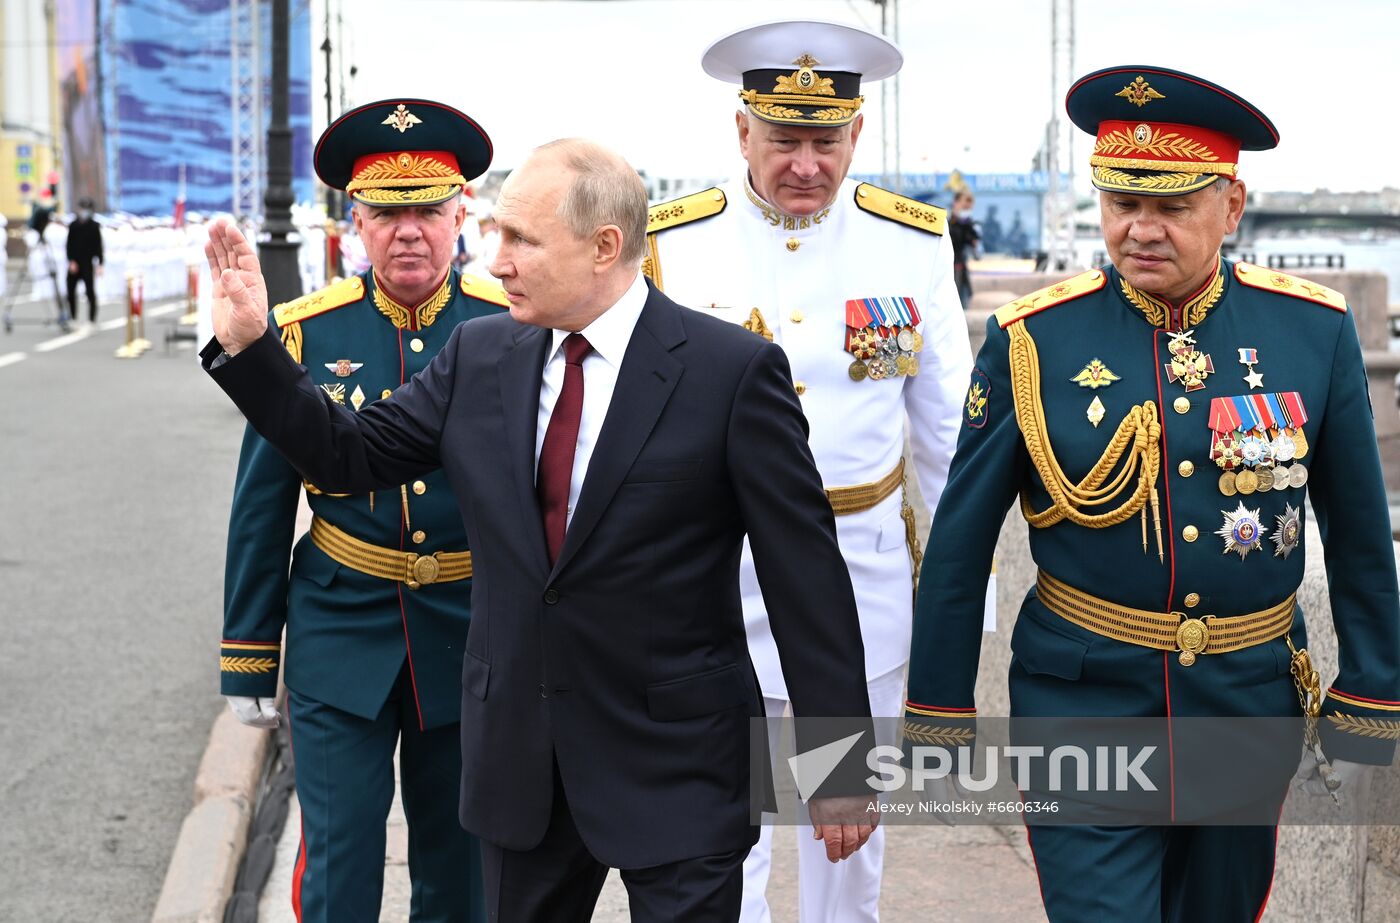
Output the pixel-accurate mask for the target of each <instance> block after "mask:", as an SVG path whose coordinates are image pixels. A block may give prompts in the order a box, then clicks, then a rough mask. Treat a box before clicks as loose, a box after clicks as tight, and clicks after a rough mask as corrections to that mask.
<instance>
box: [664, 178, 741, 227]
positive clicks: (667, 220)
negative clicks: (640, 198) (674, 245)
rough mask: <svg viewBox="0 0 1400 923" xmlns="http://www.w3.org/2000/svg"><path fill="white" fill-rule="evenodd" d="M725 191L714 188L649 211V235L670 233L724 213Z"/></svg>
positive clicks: (674, 200)
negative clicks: (686, 225) (685, 225)
mask: <svg viewBox="0 0 1400 923" xmlns="http://www.w3.org/2000/svg"><path fill="white" fill-rule="evenodd" d="M725 204H726V203H725V199H724V190H722V189H720V188H719V187H718V186H712V187H711V188H709V189H706V190H705V191H704V192H696V193H693V194H691V195H688V196H681V197H680V198H679V199H672V200H671V201H669V202H661V203H659V204H657V205H653V206H652V207H651V208H649V209H647V233H648V234H655V233H657V232H658V231H668V230H670V229H671V228H678V227H680V226H681V225H683V224H689V223H690V222H692V221H699V220H700V219H701V218H709V217H712V216H714V215H718V214H719V213H720V212H722V211H724V206H725Z"/></svg>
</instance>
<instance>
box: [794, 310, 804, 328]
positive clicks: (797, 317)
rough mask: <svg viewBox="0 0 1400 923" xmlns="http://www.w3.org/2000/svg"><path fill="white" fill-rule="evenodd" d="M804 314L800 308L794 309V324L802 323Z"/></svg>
mask: <svg viewBox="0 0 1400 923" xmlns="http://www.w3.org/2000/svg"><path fill="white" fill-rule="evenodd" d="M803 316H804V315H803V314H802V312H801V311H798V310H795V309H794V310H793V312H792V322H793V323H794V324H800V323H802V318H803Z"/></svg>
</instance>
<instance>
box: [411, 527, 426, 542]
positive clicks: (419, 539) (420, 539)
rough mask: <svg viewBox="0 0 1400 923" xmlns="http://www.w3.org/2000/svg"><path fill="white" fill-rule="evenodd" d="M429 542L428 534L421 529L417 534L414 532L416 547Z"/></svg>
mask: <svg viewBox="0 0 1400 923" xmlns="http://www.w3.org/2000/svg"><path fill="white" fill-rule="evenodd" d="M427 540H428V533H426V532H424V531H423V530H422V529H419V530H418V531H417V532H414V533H413V542H414V544H416V545H421V544H423V543H424V542H426V541H427Z"/></svg>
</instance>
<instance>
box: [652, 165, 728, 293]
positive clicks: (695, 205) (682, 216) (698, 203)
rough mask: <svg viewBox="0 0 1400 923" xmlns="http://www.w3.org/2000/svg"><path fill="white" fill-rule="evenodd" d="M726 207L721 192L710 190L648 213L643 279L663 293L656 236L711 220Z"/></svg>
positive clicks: (715, 187) (671, 202) (664, 203)
mask: <svg viewBox="0 0 1400 923" xmlns="http://www.w3.org/2000/svg"><path fill="white" fill-rule="evenodd" d="M726 204H727V203H726V201H725V198H724V190H723V189H720V188H719V187H718V186H711V187H710V188H709V189H706V190H705V191H704V192H696V193H692V194H691V195H688V196H681V197H680V198H679V199H672V200H671V201H669V202H661V203H659V204H657V205H653V206H652V207H651V208H649V209H647V253H646V256H645V257H644V258H643V259H642V275H644V276H646V277H647V278H648V279H650V280H651V281H652V284H653V285H655V286H656V287H657V288H658V289H660V290H661V291H665V290H666V289H665V288H664V287H663V285H662V282H661V250H660V248H659V247H658V246H657V244H656V235H657V234H659V233H661V232H662V231H669V230H670V229H671V228H678V227H680V226H681V225H683V224H690V223H691V222H692V221H699V220H701V219H702V218H713V217H714V216H715V215H718V214H719V213H720V212H722V211H724V206H725V205H726Z"/></svg>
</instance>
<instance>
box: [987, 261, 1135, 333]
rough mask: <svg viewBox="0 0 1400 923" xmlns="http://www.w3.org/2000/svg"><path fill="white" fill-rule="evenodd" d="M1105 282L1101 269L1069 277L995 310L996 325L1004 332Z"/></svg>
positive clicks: (1095, 289)
mask: <svg viewBox="0 0 1400 923" xmlns="http://www.w3.org/2000/svg"><path fill="white" fill-rule="evenodd" d="M1107 282H1108V279H1107V278H1106V277H1105V276H1104V274H1103V270H1101V269H1091V270H1089V271H1088V272H1081V273H1080V274H1079V275H1077V276H1071V277H1070V278H1068V279H1066V280H1064V281H1063V282H1056V283H1055V284H1054V285H1047V286H1046V287H1045V288H1043V289H1041V290H1040V291H1038V292H1031V293H1030V294H1029V295H1025V296H1023V297H1021V298H1017V299H1016V300H1015V301H1013V302H1011V303H1010V304H1008V305H1004V306H1002V307H1000V308H997V312H996V318H997V324H999V325H1000V326H1001V328H1002V329H1003V330H1005V329H1006V328H1007V327H1010V326H1011V325H1012V324H1015V323H1018V322H1020V321H1023V320H1025V319H1026V318H1028V317H1030V316H1031V315H1032V314H1039V313H1040V312H1041V311H1044V310H1045V309H1046V308H1053V307H1054V306H1055V305H1057V304H1064V303H1065V302H1066V301H1073V300H1074V299H1076V298H1078V297H1080V296H1081V295H1088V294H1090V293H1091V292H1097V291H1098V290H1099V289H1101V288H1103V287H1104V285H1105V284H1106V283H1107Z"/></svg>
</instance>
